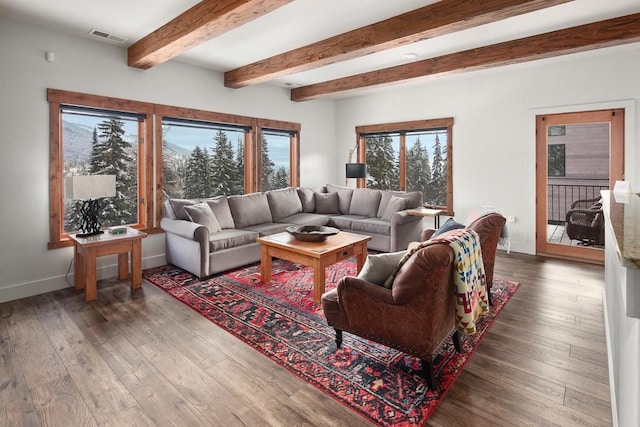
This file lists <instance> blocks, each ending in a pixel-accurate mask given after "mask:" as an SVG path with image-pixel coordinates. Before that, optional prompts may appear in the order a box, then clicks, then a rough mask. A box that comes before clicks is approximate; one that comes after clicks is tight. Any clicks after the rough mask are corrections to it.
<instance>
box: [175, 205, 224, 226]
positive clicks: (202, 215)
mask: <svg viewBox="0 0 640 427" xmlns="http://www.w3.org/2000/svg"><path fill="white" fill-rule="evenodd" d="M184 210H185V211H186V212H187V215H188V216H189V218H190V219H191V221H193V222H195V223H196V224H201V225H204V226H205V227H207V229H208V230H209V234H211V233H217V232H218V231H220V230H221V228H220V223H218V220H217V219H216V217H215V215H213V211H212V210H211V208H210V207H209V204H208V203H206V202H202V203H198V204H195V205H191V206H185V207H184Z"/></svg>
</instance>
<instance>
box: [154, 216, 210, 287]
mask: <svg viewBox="0 0 640 427" xmlns="http://www.w3.org/2000/svg"><path fill="white" fill-rule="evenodd" d="M160 227H161V228H162V229H163V230H164V231H165V236H166V248H165V254H166V257H167V262H168V263H170V264H173V265H176V266H178V267H180V268H182V269H184V270H187V271H188V272H190V273H193V274H195V275H196V276H198V277H199V278H202V277H205V276H207V275H208V274H209V229H207V227H205V226H203V225H200V224H197V223H194V222H190V221H184V220H180V219H171V218H162V220H161V221H160Z"/></svg>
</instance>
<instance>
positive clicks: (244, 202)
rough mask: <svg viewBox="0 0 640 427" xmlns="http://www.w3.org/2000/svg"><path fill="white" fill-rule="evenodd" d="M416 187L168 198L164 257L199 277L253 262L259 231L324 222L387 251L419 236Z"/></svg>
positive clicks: (419, 202)
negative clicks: (364, 237)
mask: <svg viewBox="0 0 640 427" xmlns="http://www.w3.org/2000/svg"><path fill="white" fill-rule="evenodd" d="M421 205H422V194H421V193H420V192H406V193H405V192H397V191H381V190H373V189H364V188H351V187H342V186H337V185H333V184H327V185H326V186H325V187H322V188H318V189H311V188H292V187H290V188H284V189H279V190H271V191H267V192H265V193H251V194H245V195H237V196H221V197H216V198H212V199H204V200H192V199H189V200H187V199H169V200H168V203H167V204H165V211H166V212H165V214H164V215H165V216H164V217H163V218H162V221H161V223H160V226H161V227H162V229H163V230H164V232H165V235H166V256H167V262H169V263H170V264H173V265H176V266H178V267H180V268H182V269H184V270H187V271H189V272H191V273H193V274H195V275H196V276H198V277H200V278H203V277H206V276H210V275H212V274H215V273H219V272H221V271H225V270H229V269H232V268H236V267H240V266H243V265H247V264H251V263H254V262H258V261H259V260H260V244H259V243H257V242H256V238H258V237H259V236H265V235H269V234H274V233H280V232H283V231H285V228H286V227H288V226H290V225H328V226H331V227H336V228H339V229H340V230H345V231H351V232H354V233H358V234H366V235H369V236H371V237H372V239H371V240H370V241H369V243H368V247H369V249H373V250H377V251H382V252H395V251H400V250H403V249H406V247H407V245H408V244H409V242H412V241H416V240H418V239H419V238H420V233H421V232H422V222H421V217H419V216H411V215H408V214H407V213H406V209H411V208H416V207H419V206H421Z"/></svg>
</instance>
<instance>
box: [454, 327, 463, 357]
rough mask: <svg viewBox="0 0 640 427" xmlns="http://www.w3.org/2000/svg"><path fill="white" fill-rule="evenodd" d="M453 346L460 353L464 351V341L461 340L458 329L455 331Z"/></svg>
mask: <svg viewBox="0 0 640 427" xmlns="http://www.w3.org/2000/svg"><path fill="white" fill-rule="evenodd" d="M453 346H454V347H455V348H456V351H457V352H458V353H462V343H461V342H460V332H458V331H457V330H456V331H455V332H454V333H453Z"/></svg>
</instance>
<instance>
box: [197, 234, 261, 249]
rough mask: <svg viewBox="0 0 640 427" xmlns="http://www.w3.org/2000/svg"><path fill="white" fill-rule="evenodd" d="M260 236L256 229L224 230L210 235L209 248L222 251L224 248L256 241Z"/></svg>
mask: <svg viewBox="0 0 640 427" xmlns="http://www.w3.org/2000/svg"><path fill="white" fill-rule="evenodd" d="M258 237H259V235H258V233H256V232H255V231H245V230H235V229H234V230H222V231H219V232H217V233H212V234H210V235H209V250H210V251H212V252H213V251H221V250H223V249H231V248H235V247H238V246H243V245H248V244H249V243H255V242H256V239H257V238H258Z"/></svg>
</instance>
